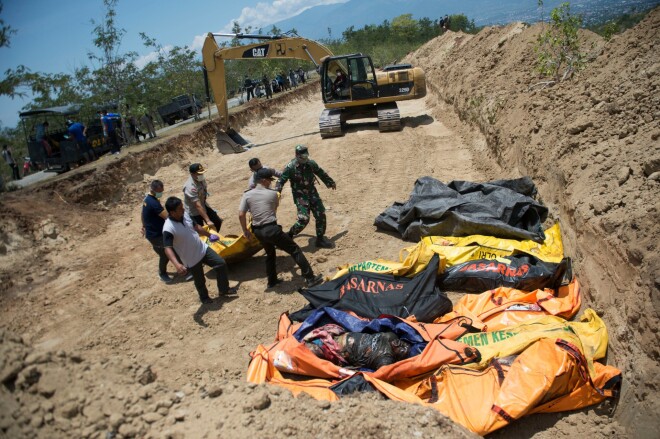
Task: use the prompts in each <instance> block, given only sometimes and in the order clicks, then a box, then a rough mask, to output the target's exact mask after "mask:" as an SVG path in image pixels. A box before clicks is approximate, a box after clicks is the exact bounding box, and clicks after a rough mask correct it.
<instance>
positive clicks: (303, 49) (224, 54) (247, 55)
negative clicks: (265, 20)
mask: <svg viewBox="0 0 660 439" xmlns="http://www.w3.org/2000/svg"><path fill="white" fill-rule="evenodd" d="M215 35H218V36H230V37H236V38H250V39H254V38H260V39H264V41H262V42H260V43H254V44H248V45H245V46H237V47H226V48H220V46H218V43H217V42H216V41H215ZM326 56H332V52H330V50H329V49H328V48H327V47H325V46H323V45H322V44H319V43H317V42H316V41H312V40H307V39H305V38H300V37H284V36H266V35H241V34H213V33H208V34H207V35H206V39H205V40H204V46H203V47H202V59H203V61H204V68H205V69H206V72H207V75H208V79H209V82H210V85H211V88H212V89H213V96H214V98H215V105H216V106H217V107H218V116H219V117H220V125H221V127H222V129H223V130H225V131H227V130H229V129H230V127H229V109H228V107H227V84H226V81H225V65H224V63H225V60H231V59H253V60H259V59H300V60H305V61H312V62H313V63H314V64H315V65H316V66H317V67H318V66H319V64H320V63H321V60H322V59H323V58H324V57H326Z"/></svg>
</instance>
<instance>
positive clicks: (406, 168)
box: [0, 10, 660, 438]
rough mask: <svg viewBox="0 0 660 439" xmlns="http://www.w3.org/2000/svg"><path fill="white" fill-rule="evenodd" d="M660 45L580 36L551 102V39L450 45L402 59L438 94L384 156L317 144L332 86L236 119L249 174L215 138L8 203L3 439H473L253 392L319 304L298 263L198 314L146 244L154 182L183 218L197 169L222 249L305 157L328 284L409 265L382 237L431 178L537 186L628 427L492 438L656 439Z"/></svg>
mask: <svg viewBox="0 0 660 439" xmlns="http://www.w3.org/2000/svg"><path fill="white" fill-rule="evenodd" d="M659 25H660V11H658V10H656V11H655V12H653V13H652V14H651V15H650V16H649V17H648V18H647V19H646V20H644V21H643V22H642V23H640V24H639V25H638V26H637V27H635V28H634V29H631V30H629V31H627V32H626V33H624V34H623V35H620V36H617V37H616V38H614V39H612V40H611V41H609V42H605V41H603V40H602V39H600V37H598V36H596V35H594V34H590V33H583V41H584V42H585V51H588V52H589V53H590V56H591V60H590V62H589V63H588V65H587V67H586V69H585V70H584V71H582V72H581V73H580V75H579V76H578V77H577V78H575V79H574V80H572V81H569V82H565V83H561V84H558V85H555V86H552V87H545V88H543V86H542V85H536V84H538V83H539V82H541V80H540V79H539V78H537V77H536V76H535V74H534V73H533V59H534V53H533V42H534V41H535V37H536V35H537V34H538V33H539V32H540V27H539V26H532V27H527V26H524V25H522V24H512V25H509V26H507V27H501V28H488V29H485V30H483V31H482V32H481V33H479V34H477V35H464V34H455V33H451V32H449V33H447V34H445V35H444V36H442V37H440V38H437V39H435V40H433V41H431V42H429V43H428V44H426V45H425V46H423V47H422V48H420V49H419V50H418V51H416V52H415V53H412V54H410V55H409V57H408V58H409V59H408V60H409V61H410V62H412V63H413V64H415V65H418V66H420V67H422V68H423V69H424V70H425V71H426V74H427V82H428V88H429V93H428V95H427V97H426V98H425V99H423V100H418V101H410V102H403V103H401V104H400V109H401V114H402V116H403V124H404V128H403V130H402V131H401V132H396V133H386V134H381V133H379V132H378V128H377V126H376V124H375V123H372V122H367V121H365V122H362V123H354V124H351V125H350V127H349V129H348V132H347V134H346V136H345V137H342V138H336V139H328V140H323V141H322V140H321V138H320V136H319V134H318V130H317V122H318V115H319V114H320V112H321V110H322V104H321V103H320V102H319V99H318V84H308V85H306V86H304V87H301V88H299V89H298V90H297V91H295V92H292V93H287V94H285V95H280V96H277V97H276V99H274V100H273V101H259V102H256V101H252V102H250V103H249V104H248V105H246V106H245V107H244V108H243V109H241V110H239V111H238V112H235V113H233V115H232V121H233V126H235V127H237V128H240V132H241V134H243V135H244V136H245V137H246V138H248V139H250V140H251V141H253V142H254V143H255V144H256V145H257V146H256V147H255V148H254V149H252V150H251V151H250V152H247V153H245V154H235V155H221V154H219V153H218V152H217V151H216V150H215V149H214V142H215V132H216V130H217V127H216V125H215V124H214V123H213V122H200V123H194V124H191V125H189V126H187V127H185V128H182V129H181V130H180V131H179V132H178V133H174V134H173V135H170V136H169V137H167V138H164V139H161V140H159V141H157V142H154V143H153V144H151V145H145V146H144V147H142V148H140V149H134V150H129V151H128V152H127V153H122V155H121V156H119V157H114V156H113V157H111V158H104V159H102V160H101V161H99V162H97V163H96V164H95V165H94V166H88V167H86V168H85V167H83V168H81V169H78V170H76V171H74V172H72V173H69V174H64V175H62V176H60V177H58V178H57V179H54V180H53V181H49V182H46V183H44V184H41V185H39V186H37V187H34V188H29V189H24V190H21V191H18V192H14V193H11V194H5V195H3V198H1V199H0V203H1V206H0V209H1V211H2V218H3V219H2V223H1V225H0V281H1V286H0V316H1V322H2V323H1V324H0V337H1V344H0V381H1V382H2V383H3V385H2V386H0V437H12V438H16V437H90V438H105V437H135V436H138V437H209V438H212V437H227V438H233V437H245V436H247V435H254V436H259V437H282V436H287V437H293V438H297V437H300V438H302V437H366V438H382V437H444V436H446V437H470V436H472V435H471V433H469V432H467V431H466V430H465V429H464V428H462V427H460V426H457V425H454V424H453V423H452V422H451V421H450V420H448V419H447V418H446V417H444V416H442V415H441V414H439V413H437V412H436V411H434V410H431V409H426V408H423V407H419V406H414V405H409V404H401V403H395V402H392V401H387V400H382V399H381V398H379V397H378V396H376V395H374V394H367V395H360V396H356V397H350V398H346V399H342V400H341V401H339V402H336V403H332V404H330V403H327V402H318V401H315V400H312V399H310V398H307V397H304V396H303V397H299V398H293V397H292V396H291V395H290V394H289V393H288V392H287V391H284V390H281V389H279V388H276V387H274V386H255V385H252V384H248V383H246V382H245V372H246V369H247V363H248V360H249V357H248V354H249V352H250V351H252V350H253V349H254V348H255V347H256V346H257V345H258V344H260V343H269V342H270V341H272V340H273V337H274V335H275V330H276V324H277V320H278V317H279V315H280V314H281V313H283V312H285V311H293V310H296V309H299V308H300V307H301V306H303V305H304V303H305V300H304V299H303V298H302V297H301V296H300V295H299V294H297V293H296V290H297V289H298V288H299V287H301V286H302V279H301V277H300V274H299V272H297V269H296V267H295V265H294V264H293V262H292V261H291V259H290V258H288V257H286V256H285V255H282V257H280V258H279V259H278V268H279V270H280V272H281V275H282V277H283V278H284V280H285V282H284V283H283V284H280V285H278V286H277V287H276V288H275V289H273V290H268V291H266V290H265V288H266V280H265V267H264V261H265V256H264V254H263V252H261V253H258V254H257V255H255V256H253V257H252V258H250V259H249V260H247V261H244V262H241V263H237V264H234V265H232V266H231V267H230V279H233V280H237V281H239V282H240V286H239V294H238V295H237V296H236V297H232V298H230V299H224V300H219V301H216V302H214V304H213V305H211V306H204V307H202V306H200V304H199V302H198V298H197V295H196V293H195V291H194V287H193V285H192V284H190V283H186V282H183V281H177V282H176V283H175V284H173V285H167V286H166V285H164V284H162V283H160V282H159V281H158V278H157V261H156V256H155V255H154V253H153V252H152V250H151V248H150V246H149V245H148V243H147V241H146V240H144V239H143V238H142V237H141V236H140V208H141V200H142V198H143V196H144V192H145V190H146V188H147V186H148V183H149V182H150V180H152V179H154V178H158V179H160V180H163V181H164V182H165V195H164V196H165V197H167V196H170V195H177V196H178V195H180V193H181V187H182V185H183V183H184V181H185V179H186V178H187V166H188V165H189V164H190V163H192V162H202V163H204V164H205V165H206V166H207V168H208V171H207V173H206V175H207V180H208V182H209V190H210V192H211V196H210V198H209V203H210V204H211V205H212V206H214V207H215V208H216V209H217V210H218V211H219V213H220V214H221V216H223V217H224V219H225V223H224V224H223V232H224V233H235V234H237V233H239V231H240V227H239V223H238V218H237V207H238V202H239V200H240V198H241V195H242V193H243V191H244V190H245V189H246V186H247V179H248V177H249V170H248V166H247V161H248V160H249V159H250V158H251V157H255V156H256V157H259V158H260V159H261V161H262V162H263V163H264V164H265V165H267V166H272V167H277V168H281V167H283V165H284V164H286V162H288V161H289V160H290V159H291V158H292V156H293V148H294V146H295V145H296V144H298V143H304V144H307V145H308V146H309V148H310V155H311V156H312V157H313V158H314V159H315V160H316V161H317V162H318V163H319V164H320V165H321V166H322V167H323V168H324V169H325V170H326V171H327V172H328V173H329V174H330V175H331V176H332V177H333V178H334V179H335V181H337V190H336V191H330V190H327V189H325V188H322V189H321V195H322V197H323V200H324V203H325V205H326V207H327V209H328V237H329V238H330V239H332V240H333V241H335V243H336V247H335V248H334V249H330V250H327V249H321V250H319V249H316V248H315V247H314V246H313V245H312V241H313V235H314V231H313V224H311V225H310V226H308V228H307V229H306V230H305V231H304V232H303V234H302V235H301V236H299V237H297V238H296V241H297V242H298V244H299V245H300V246H301V247H302V248H303V250H304V251H305V253H306V255H307V256H308V258H309V259H310V262H311V263H312V265H313V266H314V268H315V270H316V271H318V272H320V273H323V274H325V275H328V276H330V275H331V274H332V273H333V271H334V269H335V267H336V266H338V265H341V264H344V263H347V262H358V261H361V260H365V259H371V258H373V257H376V256H378V257H384V258H389V259H396V258H397V257H398V252H399V250H400V249H401V248H402V247H404V246H406V245H408V243H404V242H402V241H401V240H399V239H398V238H396V237H394V236H390V235H388V234H385V233H379V232H378V231H376V230H375V228H374V226H373V220H374V218H375V217H376V215H378V214H379V213H380V212H381V211H382V210H383V209H385V208H386V207H388V206H389V205H391V204H392V203H393V202H394V201H401V200H405V199H407V197H408V194H409V192H410V191H411V189H412V186H413V183H414V181H415V180H416V179H417V178H418V177H420V176H425V175H430V176H433V177H435V178H437V179H439V180H442V181H445V182H448V181H450V180H453V179H461V180H471V181H486V180H491V179H499V178H513V177H518V176H521V175H529V176H531V177H532V178H533V179H534V181H535V182H536V183H537V185H538V188H539V195H540V199H541V200H542V201H543V202H544V203H545V204H546V205H548V207H549V208H550V212H551V218H550V219H549V220H548V223H547V224H546V225H550V224H552V223H553V222H554V221H559V222H560V223H561V227H562V231H563V237H564V245H565V247H566V253H567V255H568V256H571V257H573V258H574V262H575V271H576V273H577V275H578V276H579V278H580V280H581V282H582V283H583V284H584V286H585V289H584V290H585V296H586V297H585V302H586V303H585V304H584V306H585V307H587V306H590V307H593V308H595V309H596V310H597V311H598V312H599V314H601V315H602V317H603V319H604V320H605V322H606V323H607V325H608V329H609V334H610V350H609V355H608V358H607V361H608V363H609V364H613V365H615V366H617V367H619V368H620V369H621V370H622V371H623V377H624V383H623V389H622V393H621V398H620V400H619V401H618V405H617V406H616V407H615V406H614V405H612V404H610V403H603V404H601V405H599V406H595V407H590V408H587V409H584V410H580V411H576V412H572V413H560V414H548V415H535V416H531V417H529V418H525V419H522V420H520V421H517V422H516V423H514V424H512V425H511V426H509V427H507V428H505V429H503V430H501V431H499V432H496V433H494V434H493V436H496V437H504V436H506V437H537V438H550V437H557V436H576V435H589V436H590V437H653V436H655V435H656V430H657V420H656V415H657V413H658V399H657V392H656V387H657V379H656V377H657V374H658V372H660V371H659V369H660V368H659V367H658V357H659V356H660V354H659V348H658V346H659V344H658V333H657V329H658V289H659V287H660V278H658V277H657V276H658V265H659V262H658V256H657V236H658V223H659V221H658V220H659V218H658V208H659V207H660V206H659V205H658V204H659V202H658V200H659V198H658V193H659V191H658V189H659V188H660V183H659V182H658V176H659V175H660V174H658V172H659V171H660V148H659V146H658V141H657V140H658V137H660V126H659V124H658V121H659V120H660V93H658V81H659V79H658V78H659V77H660V75H658V73H659V72H660V57H659V56H658V43H657V41H658V38H657V36H658V27H659ZM534 85H536V86H534ZM530 86H532V87H531V89H530ZM282 199H283V202H282V206H281V208H280V210H279V212H278V216H279V222H280V223H281V224H283V225H285V226H286V225H290V224H292V223H293V221H295V206H294V205H293V202H292V200H291V195H290V190H289V189H288V186H287V188H286V189H285V190H284V192H283V197H282ZM208 284H209V285H213V284H214V282H213V280H212V279H209V281H208ZM213 291H214V289H213V288H211V292H213ZM212 295H213V294H212ZM452 297H453V298H456V297H459V296H458V295H453V296H452ZM108 434H109V436H107V435H108ZM113 435H114V436H113Z"/></svg>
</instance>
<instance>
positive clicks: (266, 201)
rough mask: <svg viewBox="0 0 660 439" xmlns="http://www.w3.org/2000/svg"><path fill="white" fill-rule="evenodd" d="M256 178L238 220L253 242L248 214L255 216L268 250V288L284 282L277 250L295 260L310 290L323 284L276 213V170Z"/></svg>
mask: <svg viewBox="0 0 660 439" xmlns="http://www.w3.org/2000/svg"><path fill="white" fill-rule="evenodd" d="M254 177H255V178H254V179H255V182H256V183H257V185H256V186H255V188H254V189H250V190H247V191H245V193H244V194H243V198H242V199H241V204H240V206H239V208H238V219H239V221H240V223H241V228H242V229H243V236H245V237H246V238H247V239H250V237H251V233H250V231H249V230H248V228H247V219H246V214H247V212H250V213H251V214H252V231H253V233H254V236H256V238H257V239H258V240H259V242H261V244H262V245H263V246H264V250H266V273H267V275H268V288H272V287H274V286H275V285H277V284H278V283H280V282H281V280H280V279H278V277H277V267H276V255H275V248H276V247H277V248H279V249H282V250H284V251H285V252H287V253H288V254H290V255H291V256H292V257H293V259H294V260H295V261H296V264H298V266H299V267H300V271H301V272H302V275H303V277H304V278H305V284H306V286H307V287H308V288H309V287H313V286H315V285H318V284H320V283H321V282H322V281H323V277H322V276H321V275H318V276H314V271H313V270H312V267H311V266H310V265H309V262H308V261H307V258H305V255H304V254H303V252H302V250H301V249H300V247H299V246H298V244H296V243H295V242H294V241H293V238H292V237H291V236H290V235H288V234H287V233H284V231H283V230H282V226H280V225H278V224H277V217H276V215H275V212H276V211H277V206H278V205H279V202H280V199H279V194H278V193H277V192H276V191H274V190H272V189H271V188H270V186H271V184H272V182H273V180H274V173H273V170H272V169H269V168H261V169H259V170H258V171H257V172H256V173H255V176H254Z"/></svg>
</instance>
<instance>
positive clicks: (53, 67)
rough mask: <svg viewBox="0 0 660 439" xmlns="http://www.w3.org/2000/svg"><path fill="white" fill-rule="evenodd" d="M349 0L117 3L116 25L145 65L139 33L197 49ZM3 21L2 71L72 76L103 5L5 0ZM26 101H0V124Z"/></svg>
mask: <svg viewBox="0 0 660 439" xmlns="http://www.w3.org/2000/svg"><path fill="white" fill-rule="evenodd" d="M347 1H348V0H262V1H258V0H235V1H231V0H229V1H228V0H202V1H200V0H196V1H194V2H193V1H182V0H160V1H156V0H119V1H118V4H117V18H116V22H117V26H118V27H120V28H124V29H125V30H126V34H125V35H124V39H123V40H122V45H121V50H122V51H130V50H133V51H136V52H138V53H139V54H140V55H141V56H142V57H144V58H143V60H142V61H143V62H144V61H145V60H147V59H149V57H150V51H149V50H147V49H146V48H145V47H144V46H143V45H142V41H141V39H140V37H139V32H145V33H146V34H147V35H149V36H150V37H153V38H155V39H156V40H157V41H158V42H159V43H160V44H162V45H163V46H175V45H176V46H190V47H192V48H193V49H195V50H200V49H201V42H202V41H203V36H204V35H205V34H206V33H207V32H228V31H229V30H230V29H231V24H232V22H233V21H234V20H237V21H238V22H239V23H240V24H241V26H252V27H253V28H259V27H265V28H266V29H267V28H268V27H270V25H271V24H272V23H276V22H278V21H280V20H284V19H286V18H289V17H292V16H294V15H297V14H299V13H301V12H303V11H304V10H305V9H308V8H310V7H313V6H317V5H323V4H331V3H345V2H347ZM2 3H3V5H4V8H3V10H2V19H3V20H4V21H5V24H8V25H9V26H11V27H12V28H13V29H15V30H16V33H15V34H14V35H13V36H12V37H11V46H10V47H9V48H6V47H4V48H1V49H0V72H2V76H3V77H4V73H5V71H6V70H7V69H9V68H15V67H16V66H18V65H20V64H23V65H25V66H26V67H28V68H29V69H30V70H32V71H35V72H44V73H73V71H74V69H75V68H76V67H81V66H85V65H90V66H91V65H92V64H91V62H90V61H89V60H88V58H87V53H89V52H95V47H94V44H93V42H92V38H93V37H92V30H93V28H94V25H93V24H92V22H91V21H92V19H93V20H96V21H97V22H100V21H102V20H103V17H104V14H105V10H104V7H103V2H102V0H60V1H59V2H55V1H52V0H4V1H3V2H2ZM27 102H28V100H23V99H20V98H17V99H13V100H12V99H9V98H7V97H5V96H3V97H0V125H1V126H4V127H13V126H15V125H16V123H17V122H18V112H19V111H20V109H21V108H22V107H23V106H24V105H25V104H26V103H27Z"/></svg>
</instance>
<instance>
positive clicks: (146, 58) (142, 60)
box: [135, 45, 174, 69]
mask: <svg viewBox="0 0 660 439" xmlns="http://www.w3.org/2000/svg"><path fill="white" fill-rule="evenodd" d="M173 47H174V46H172V45H169V46H165V47H163V49H162V50H163V51H164V52H165V53H167V52H169V51H170V49H172V48H173ZM157 59H158V51H153V52H149V53H147V54H146V55H142V56H141V57H139V58H138V59H136V60H135V66H136V67H137V68H138V69H142V68H143V67H144V66H146V65H147V64H149V63H150V62H151V61H156V60H157Z"/></svg>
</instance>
